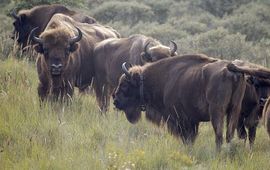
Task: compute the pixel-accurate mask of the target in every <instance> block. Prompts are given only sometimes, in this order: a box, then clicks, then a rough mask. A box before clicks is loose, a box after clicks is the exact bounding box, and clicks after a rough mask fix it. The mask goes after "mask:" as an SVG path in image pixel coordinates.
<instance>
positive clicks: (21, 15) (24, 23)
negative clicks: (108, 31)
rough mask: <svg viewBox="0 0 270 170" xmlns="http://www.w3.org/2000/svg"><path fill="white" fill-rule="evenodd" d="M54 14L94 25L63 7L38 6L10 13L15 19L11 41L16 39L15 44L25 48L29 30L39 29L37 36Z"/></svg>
mask: <svg viewBox="0 0 270 170" xmlns="http://www.w3.org/2000/svg"><path fill="white" fill-rule="evenodd" d="M56 13H62V14H65V15H68V16H71V17H72V18H73V19H74V20H76V21H78V22H82V23H89V24H93V23H96V20H95V19H94V18H92V17H89V16H86V15H83V14H80V13H77V12H75V11H72V10H70V9H68V8H66V7H65V6H63V5H40V6H36V7H33V8H31V9H28V10H20V11H19V12H18V14H15V13H14V12H13V13H12V16H13V18H14V19H15V21H14V23H13V26H14V31H13V34H14V35H13V39H15V38H16V40H17V43H18V44H19V45H21V46H22V48H24V47H26V46H27V44H28V37H29V34H30V32H31V30H32V29H34V28H36V27H38V28H39V29H38V30H37V33H36V34H37V35H39V34H40V33H41V32H42V31H43V30H44V29H45V27H46V26H47V23H48V22H49V21H50V19H51V17H52V16H53V15H54V14H56ZM16 35H17V37H16Z"/></svg>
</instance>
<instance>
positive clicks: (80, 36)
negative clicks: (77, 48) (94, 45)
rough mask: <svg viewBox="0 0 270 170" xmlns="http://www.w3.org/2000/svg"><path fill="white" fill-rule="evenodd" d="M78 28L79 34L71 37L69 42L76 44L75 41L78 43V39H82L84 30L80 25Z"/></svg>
mask: <svg viewBox="0 0 270 170" xmlns="http://www.w3.org/2000/svg"><path fill="white" fill-rule="evenodd" d="M76 29H77V31H78V35H77V36H75V37H73V38H71V39H70V40H69V44H74V43H76V42H78V41H80V40H81V39H82V31H81V30H80V29H79V28H78V27H76Z"/></svg>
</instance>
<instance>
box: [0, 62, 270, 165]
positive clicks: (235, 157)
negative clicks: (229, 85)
mask: <svg viewBox="0 0 270 170" xmlns="http://www.w3.org/2000/svg"><path fill="white" fill-rule="evenodd" d="M37 83H38V80H37V73H36V70H35V64H34V63H33V62H29V61H27V60H26V59H21V60H19V59H15V58H12V57H9V58H7V59H4V60H0V167H1V169H267V168H268V167H269V162H268V161H269V157H270V152H269V151H270V145H269V144H270V143H269V138H268V136H267V134H266V130H265V128H264V127H260V128H258V134H257V139H256V142H255V146H254V149H253V151H249V149H248V148H247V147H245V145H244V143H243V142H242V141H240V140H238V139H236V138H235V139H234V142H233V146H232V149H231V150H229V149H228V146H226V144H224V145H223V148H222V152H221V153H219V154H217V153H216V152H215V142H214V132H213V130H212V127H211V125H210V123H203V124H202V125H201V126H200V130H199V131H200V133H199V136H198V138H197V140H196V142H195V145H194V146H193V147H185V146H183V144H182V143H181V142H180V141H179V140H177V139H176V138H175V137H173V136H171V135H170V134H169V133H168V132H167V129H166V128H165V127H160V128H158V127H156V126H155V125H153V124H151V123H150V122H147V121H146V120H145V119H144V118H143V119H142V120H141V121H140V122H139V123H138V124H136V125H132V124H130V123H128V121H127V120H126V118H125V115H124V114H123V113H121V112H117V111H116V110H114V109H113V108H110V112H109V113H108V114H107V115H106V116H101V115H100V114H99V111H98V108H97V104H96V102H95V98H94V96H91V95H80V94H78V93H77V92H76V93H75V96H74V98H73V102H72V104H71V105H69V106H66V105H64V106H63V105H62V106H61V105H59V104H57V103H54V104H50V103H45V104H44V105H43V106H40V103H39V101H38V96H37V90H36V88H37Z"/></svg>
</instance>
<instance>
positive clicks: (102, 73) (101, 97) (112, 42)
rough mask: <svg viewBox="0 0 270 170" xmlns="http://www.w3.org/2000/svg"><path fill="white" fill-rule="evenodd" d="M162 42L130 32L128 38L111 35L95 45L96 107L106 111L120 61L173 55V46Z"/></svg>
mask: <svg viewBox="0 0 270 170" xmlns="http://www.w3.org/2000/svg"><path fill="white" fill-rule="evenodd" d="M172 44H173V45H174V47H173V48H172V49H170V47H167V46H164V45H162V44H161V43H160V42H159V41H157V40H155V39H153V38H151V37H147V36H144V35H132V36H130V37H128V38H120V39H116V38H111V39H107V40H104V41H102V42H100V43H98V45H97V46H96V47H95V51H94V56H95V57H94V59H95V60H94V63H95V74H96V75H95V92H96V97H97V101H98V103H99V107H100V109H101V110H102V111H103V112H106V110H107V108H108V105H109V101H110V95H111V93H112V91H113V90H114V89H115V87H116V86H117V83H118V79H119V77H120V76H121V74H122V71H121V65H122V63H123V62H128V63H130V64H132V65H144V64H145V63H147V62H155V61H158V60H160V59H163V58H167V57H171V56H174V55H176V50H177V46H176V44H175V43H173V42H172Z"/></svg>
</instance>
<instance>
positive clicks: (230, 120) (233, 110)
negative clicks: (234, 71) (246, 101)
mask: <svg viewBox="0 0 270 170" xmlns="http://www.w3.org/2000/svg"><path fill="white" fill-rule="evenodd" d="M238 78H239V79H238V82H235V84H236V87H235V86H234V87H233V93H232V96H231V101H230V105H231V107H230V109H229V110H228V114H227V116H228V117H227V132H226V142H227V143H230V142H231V140H232V138H233V136H234V131H235V129H236V127H237V124H238V120H239V117H240V112H241V107H242V100H243V97H244V94H245V89H246V84H245V80H244V77H243V76H242V75H241V76H239V77H238Z"/></svg>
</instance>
